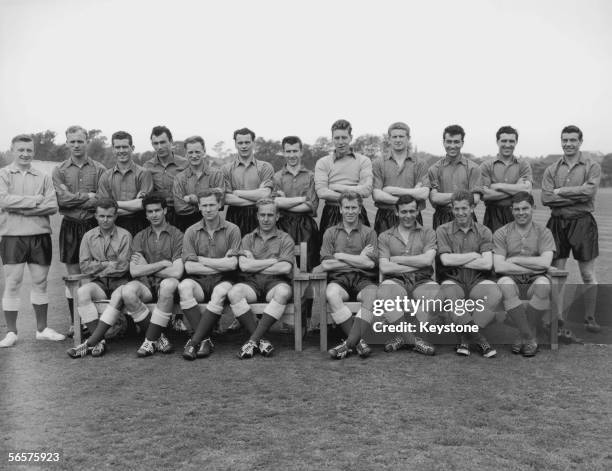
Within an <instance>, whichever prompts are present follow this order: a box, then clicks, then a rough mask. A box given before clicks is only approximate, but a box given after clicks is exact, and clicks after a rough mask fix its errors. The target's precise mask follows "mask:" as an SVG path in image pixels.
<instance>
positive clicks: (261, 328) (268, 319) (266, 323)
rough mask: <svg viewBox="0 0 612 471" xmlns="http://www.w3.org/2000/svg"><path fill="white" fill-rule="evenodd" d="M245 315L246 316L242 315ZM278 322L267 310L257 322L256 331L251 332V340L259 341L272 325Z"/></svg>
mask: <svg viewBox="0 0 612 471" xmlns="http://www.w3.org/2000/svg"><path fill="white" fill-rule="evenodd" d="M240 317H244V316H240ZM275 322H276V319H275V318H274V317H272V316H271V315H270V314H266V313H265V312H264V313H263V314H262V315H261V319H259V322H258V323H257V327H256V328H255V332H253V333H252V334H251V338H250V340H253V341H254V342H259V340H261V338H262V337H263V336H264V335H265V334H266V332H267V331H268V329H269V328H270V327H272V324H274V323H275Z"/></svg>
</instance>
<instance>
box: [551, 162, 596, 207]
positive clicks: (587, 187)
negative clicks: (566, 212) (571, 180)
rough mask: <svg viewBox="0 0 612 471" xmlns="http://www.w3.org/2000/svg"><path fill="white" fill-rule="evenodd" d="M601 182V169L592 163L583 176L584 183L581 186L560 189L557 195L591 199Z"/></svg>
mask: <svg viewBox="0 0 612 471" xmlns="http://www.w3.org/2000/svg"><path fill="white" fill-rule="evenodd" d="M600 180H601V167H600V165H599V164H598V163H596V162H593V163H592V164H591V165H590V166H589V167H588V170H587V172H586V175H585V181H584V183H583V184H582V185H579V186H572V187H561V188H560V189H559V195H561V196H565V197H568V196H570V197H571V196H588V197H590V198H592V197H593V196H595V193H596V192H597V188H598V187H599V182H600Z"/></svg>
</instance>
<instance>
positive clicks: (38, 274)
mask: <svg viewBox="0 0 612 471" xmlns="http://www.w3.org/2000/svg"><path fill="white" fill-rule="evenodd" d="M9 154H10V155H11V156H12V158H13V162H12V163H11V164H10V165H7V166H6V167H4V168H2V169H0V209H1V210H2V212H5V213H6V217H5V219H4V223H3V224H2V225H0V237H1V240H0V258H1V259H2V263H3V264H4V276H5V284H4V292H3V293H2V307H3V309H4V318H5V320H6V327H7V330H8V332H7V334H6V336H5V337H4V339H2V340H1V341H0V347H12V346H13V345H15V343H16V342H17V314H18V313H19V309H20V293H19V292H20V290H21V283H22V281H23V272H24V270H25V265H26V263H27V264H28V269H29V270H30V277H31V279H32V291H31V292H30V301H31V302H32V307H33V308H34V314H35V315H36V340H55V341H58V340H64V338H65V337H64V336H63V335H61V334H59V333H57V332H56V331H55V330H53V329H51V328H50V327H47V308H48V305H49V298H48V296H47V276H48V274H49V266H50V265H51V224H50V222H49V215H51V214H55V213H56V212H57V200H56V198H55V190H54V189H53V182H52V180H51V177H50V176H48V175H46V174H44V173H43V172H41V171H39V170H37V169H35V168H33V167H32V159H33V158H34V140H33V139H32V137H31V136H29V135H26V134H20V135H18V136H15V137H14V138H13V139H12V140H11V150H10V153H9Z"/></svg>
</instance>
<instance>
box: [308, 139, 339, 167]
mask: <svg viewBox="0 0 612 471" xmlns="http://www.w3.org/2000/svg"><path fill="white" fill-rule="evenodd" d="M333 148H334V146H333V145H332V143H331V141H330V140H329V138H327V137H319V138H317V140H316V141H315V143H314V144H313V145H312V146H311V147H310V151H311V152H312V158H313V159H314V161H315V162H316V161H317V160H319V159H320V158H321V157H324V156H326V155H327V154H329V153H330V152H331V151H332V149H333Z"/></svg>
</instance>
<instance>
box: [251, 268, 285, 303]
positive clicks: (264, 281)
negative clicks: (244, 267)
mask: <svg viewBox="0 0 612 471" xmlns="http://www.w3.org/2000/svg"><path fill="white" fill-rule="evenodd" d="M239 283H242V284H243V285H247V286H249V287H250V288H252V289H253V291H255V294H256V295H257V302H260V303H263V302H266V295H267V294H268V293H269V292H270V290H271V289H272V288H274V287H275V286H276V285H279V284H281V283H285V284H288V285H289V286H291V280H290V279H289V278H287V277H286V276H278V275H264V274H261V273H255V274H248V273H241V274H240V278H239Z"/></svg>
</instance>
